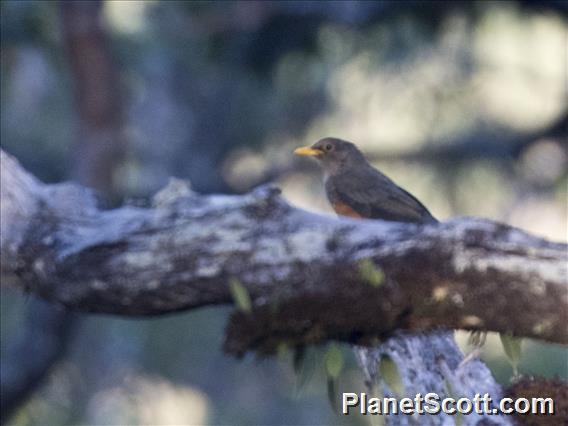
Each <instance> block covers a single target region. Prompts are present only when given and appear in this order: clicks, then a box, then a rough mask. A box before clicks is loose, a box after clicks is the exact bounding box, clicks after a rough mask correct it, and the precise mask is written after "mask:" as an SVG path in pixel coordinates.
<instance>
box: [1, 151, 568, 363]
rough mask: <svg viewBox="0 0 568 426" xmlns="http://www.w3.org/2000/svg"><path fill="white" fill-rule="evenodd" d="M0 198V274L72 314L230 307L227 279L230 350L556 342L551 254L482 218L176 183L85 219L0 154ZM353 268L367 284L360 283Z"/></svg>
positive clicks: (564, 297)
mask: <svg viewBox="0 0 568 426" xmlns="http://www.w3.org/2000/svg"><path fill="white" fill-rule="evenodd" d="M1 201H2V229H1V231H2V232H1V242H2V272H3V273H11V274H15V275H17V276H18V277H19V278H20V282H21V285H22V286H24V287H26V288H27V289H28V290H30V291H33V292H36V293H38V294H40V295H42V296H43V297H44V298H46V299H48V300H51V301H54V302H58V303H62V304H64V305H66V306H69V307H72V308H74V309H77V310H82V311H87V312H101V313H112V314H118V315H153V314H163V313H168V312H173V311H178V310H182V309H191V308H196V307H199V306H203V305H211V304H223V303H231V302H232V298H231V293H230V291H229V285H228V283H229V281H230V280H231V279H233V280H238V281H239V282H240V283H241V284H242V286H244V287H245V288H246V289H247V291H248V293H249V294H250V297H251V298H252V300H253V306H254V308H253V312H252V313H251V314H243V313H241V314H237V315H236V317H239V316H240V318H239V320H238V321H233V323H232V325H231V327H230V329H229V332H230V335H231V336H234V338H233V339H230V340H229V342H228V347H229V349H231V350H233V351H235V352H243V351H244V350H247V349H251V348H256V349H261V350H262V349H266V350H270V349H271V348H273V347H274V345H273V344H272V343H273V341H276V340H281V339H289V340H290V342H301V341H310V342H312V341H313V342H315V341H318V340H325V339H328V338H336V339H340V340H344V341H352V342H358V341H365V339H366V338H372V337H374V336H385V335H389V334H391V333H392V332H393V331H395V330H399V329H405V330H414V331H423V330H429V329H433V328H436V327H446V328H456V329H457V328H461V329H468V330H492V331H498V332H511V333H513V334H516V335H522V336H526V337H534V338H540V339H544V340H549V341H552V342H558V343H567V342H568V328H567V327H566V323H567V320H568V318H567V316H568V309H567V307H568V287H567V285H566V276H567V275H566V274H567V262H566V260H567V253H566V245H564V244H559V243H552V242H548V241H545V240H543V239H540V238H536V237H533V236H531V235H528V234H526V233H525V232H523V231H521V230H518V229H515V228H512V227H509V226H506V225H503V224H499V223H496V222H491V221H488V220H481V219H474V218H463V219H456V220H454V221H450V222H446V223H442V224H436V225H427V226H418V225H409V224H388V223H385V222H381V221H371V220H368V221H367V220H349V219H341V220H338V219H335V218H332V217H326V216H320V215H316V214H312V213H308V212H306V211H302V210H299V209H296V208H293V207H291V206H290V205H288V204H287V203H286V202H285V201H284V200H283V199H282V198H281V197H280V196H279V194H278V190H277V189H274V188H271V187H263V188H260V189H258V190H256V191H254V192H252V193H250V194H247V195H244V196H207V197H206V196H200V195H197V194H195V193H192V192H191V191H190V190H189V189H187V187H186V186H185V185H184V184H183V183H180V182H176V183H175V184H173V185H171V186H170V187H169V189H166V190H164V191H163V192H161V193H160V194H158V195H157V196H156V197H155V200H154V205H153V206H152V207H150V208H139V207H130V206H125V207H122V208H119V209H114V210H108V211H101V210H98V209H97V208H96V206H95V202H94V200H93V197H92V195H91V194H90V193H89V192H88V191H87V190H85V189H83V188H81V187H78V186H75V185H72V184H60V185H44V184H42V183H40V182H38V181H37V180H35V179H34V178H33V177H31V176H30V175H28V174H26V173H25V172H24V171H23V170H22V169H21V168H20V167H19V165H18V164H17V162H16V161H15V160H14V159H13V158H11V157H9V156H8V155H6V154H4V153H3V154H2V200H1ZM362 259H370V260H372V262H373V264H375V265H376V267H377V268H380V270H381V271H382V274H383V275H384V277H385V278H384V280H383V282H381V283H380V284H379V285H372V284H371V283H369V282H367V280H366V279H365V278H364V275H363V274H362V273H361V268H360V266H361V260H362ZM247 317H250V318H252V319H250V320H247V319H246V318H247ZM259 318H261V319H262V321H258V319H259ZM276 330H278V333H276V334H275V333H274V331H276Z"/></svg>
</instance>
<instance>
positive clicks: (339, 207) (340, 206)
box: [331, 202, 363, 219]
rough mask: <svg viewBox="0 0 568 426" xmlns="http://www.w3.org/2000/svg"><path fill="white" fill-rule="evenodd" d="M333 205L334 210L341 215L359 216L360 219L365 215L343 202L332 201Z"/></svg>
mask: <svg viewBox="0 0 568 426" xmlns="http://www.w3.org/2000/svg"><path fill="white" fill-rule="evenodd" d="M331 207H333V210H334V211H335V213H337V214H338V215H340V216H349V217H354V218H358V219H361V218H363V216H361V215H360V214H359V213H357V212H356V211H355V210H353V209H352V208H351V207H349V206H348V205H347V204H345V203H341V202H338V203H332V204H331Z"/></svg>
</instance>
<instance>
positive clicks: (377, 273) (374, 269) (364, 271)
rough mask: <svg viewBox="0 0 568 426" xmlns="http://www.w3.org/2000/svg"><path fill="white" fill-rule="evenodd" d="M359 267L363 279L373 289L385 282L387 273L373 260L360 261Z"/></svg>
mask: <svg viewBox="0 0 568 426" xmlns="http://www.w3.org/2000/svg"><path fill="white" fill-rule="evenodd" d="M358 266H359V274H360V275H361V278H362V279H363V280H365V281H366V282H368V283H369V284H371V285H372V286H373V287H379V286H380V285H381V284H383V283H384V282H385V273H384V272H383V270H382V269H381V268H379V267H378V266H377V265H375V264H374V263H373V261H372V260H371V259H363V260H361V261H359V264H358Z"/></svg>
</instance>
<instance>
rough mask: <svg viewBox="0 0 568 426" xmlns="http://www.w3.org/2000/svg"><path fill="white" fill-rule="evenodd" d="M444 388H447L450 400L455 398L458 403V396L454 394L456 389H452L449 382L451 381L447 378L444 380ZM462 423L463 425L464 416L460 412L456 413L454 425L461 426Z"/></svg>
mask: <svg viewBox="0 0 568 426" xmlns="http://www.w3.org/2000/svg"><path fill="white" fill-rule="evenodd" d="M444 387H445V388H446V395H447V396H448V397H449V398H453V399H454V400H455V401H457V400H458V399H459V398H458V397H457V396H456V394H455V393H454V389H453V388H452V384H451V383H450V382H449V380H448V379H447V378H445V379H444ZM462 423H463V421H462V414H461V413H460V412H459V411H456V415H455V421H454V424H455V426H461V425H462Z"/></svg>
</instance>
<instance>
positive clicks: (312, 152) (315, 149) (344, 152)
mask: <svg viewBox="0 0 568 426" xmlns="http://www.w3.org/2000/svg"><path fill="white" fill-rule="evenodd" d="M294 154H296V155H302V156H310V157H314V158H316V159H317V160H319V161H320V162H321V165H322V166H323V168H324V169H325V170H326V171H328V172H330V173H334V172H337V171H339V170H340V169H341V168H343V167H345V166H349V165H351V164H353V163H355V162H360V161H363V162H366V160H365V158H364V157H363V154H362V153H361V151H359V149H357V147H356V146H355V144H353V143H351V142H347V141H344V140H341V139H337V138H324V139H320V140H319V141H317V142H316V143H315V144H313V145H312V146H309V147H308V146H305V147H301V148H297V149H296V150H294Z"/></svg>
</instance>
